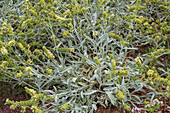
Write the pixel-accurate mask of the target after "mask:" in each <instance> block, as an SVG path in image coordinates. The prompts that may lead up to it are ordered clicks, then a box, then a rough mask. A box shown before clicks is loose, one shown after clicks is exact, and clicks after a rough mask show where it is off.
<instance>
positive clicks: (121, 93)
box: [116, 90, 125, 100]
mask: <svg viewBox="0 0 170 113" xmlns="http://www.w3.org/2000/svg"><path fill="white" fill-rule="evenodd" d="M116 94H117V95H116V97H117V98H118V99H119V100H123V99H124V97H125V96H124V95H123V92H121V91H120V90H117V91H116Z"/></svg>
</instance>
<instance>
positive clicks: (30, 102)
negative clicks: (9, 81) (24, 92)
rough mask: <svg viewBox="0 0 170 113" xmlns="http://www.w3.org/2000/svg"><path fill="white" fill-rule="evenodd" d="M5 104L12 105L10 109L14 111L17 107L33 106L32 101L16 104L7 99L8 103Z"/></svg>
mask: <svg viewBox="0 0 170 113" xmlns="http://www.w3.org/2000/svg"><path fill="white" fill-rule="evenodd" d="M5 104H12V105H11V106H10V109H12V110H14V109H16V108H17V107H22V106H31V105H32V101H31V100H27V101H19V102H14V101H10V100H9V99H6V103H5Z"/></svg>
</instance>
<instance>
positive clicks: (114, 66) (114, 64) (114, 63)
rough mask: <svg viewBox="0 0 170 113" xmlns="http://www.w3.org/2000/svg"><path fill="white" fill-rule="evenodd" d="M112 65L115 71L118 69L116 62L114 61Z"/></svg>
mask: <svg viewBox="0 0 170 113" xmlns="http://www.w3.org/2000/svg"><path fill="white" fill-rule="evenodd" d="M111 64H112V67H113V69H116V62H115V60H112V61H111Z"/></svg>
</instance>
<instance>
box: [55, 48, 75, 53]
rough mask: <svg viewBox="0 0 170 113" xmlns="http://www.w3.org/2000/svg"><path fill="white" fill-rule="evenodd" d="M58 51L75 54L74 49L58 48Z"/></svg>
mask: <svg viewBox="0 0 170 113" xmlns="http://www.w3.org/2000/svg"><path fill="white" fill-rule="evenodd" d="M57 50H58V51H63V52H74V50H75V49H74V48H58V49H57Z"/></svg>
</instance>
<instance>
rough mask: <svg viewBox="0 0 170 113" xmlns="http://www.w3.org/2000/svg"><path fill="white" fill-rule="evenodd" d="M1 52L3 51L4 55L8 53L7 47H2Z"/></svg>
mask: <svg viewBox="0 0 170 113" xmlns="http://www.w3.org/2000/svg"><path fill="white" fill-rule="evenodd" d="M0 52H1V53H2V55H4V56H6V55H8V51H7V49H6V48H5V47H2V48H1V49H0Z"/></svg>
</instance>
